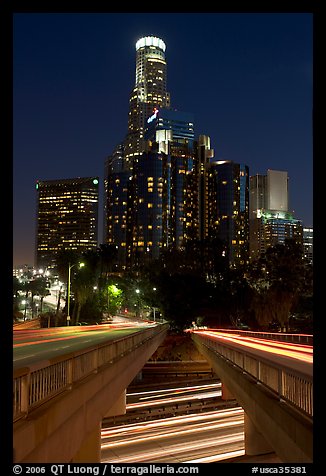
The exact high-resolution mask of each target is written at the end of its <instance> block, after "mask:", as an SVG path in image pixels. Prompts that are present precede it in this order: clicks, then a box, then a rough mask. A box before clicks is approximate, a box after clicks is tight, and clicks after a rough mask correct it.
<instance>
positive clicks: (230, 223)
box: [208, 160, 249, 267]
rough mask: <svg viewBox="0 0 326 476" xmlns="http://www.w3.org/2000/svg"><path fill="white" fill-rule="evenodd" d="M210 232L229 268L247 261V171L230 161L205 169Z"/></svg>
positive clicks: (214, 162)
mask: <svg viewBox="0 0 326 476" xmlns="http://www.w3.org/2000/svg"><path fill="white" fill-rule="evenodd" d="M208 191H209V194H208V197H209V198H208V207H209V212H208V213H209V219H208V221H209V223H210V228H211V229H212V227H213V226H214V228H216V231H217V232H216V236H217V237H218V238H219V239H220V240H221V242H222V243H223V244H224V245H225V246H226V252H227V257H228V261H229V264H230V266H234V267H236V266H238V265H241V264H246V263H247V262H248V260H249V168H248V166H247V165H245V164H239V163H235V162H233V161H230V160H219V161H213V160H212V161H211V162H210V164H209V168H208Z"/></svg>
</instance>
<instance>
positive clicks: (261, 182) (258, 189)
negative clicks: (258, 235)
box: [249, 174, 267, 220]
mask: <svg viewBox="0 0 326 476" xmlns="http://www.w3.org/2000/svg"><path fill="white" fill-rule="evenodd" d="M266 190H267V175H261V174H257V175H253V176H251V177H250V178H249V219H250V220H252V219H253V218H256V215H257V210H262V209H264V210H265V209H267V203H266V201H267V193H266Z"/></svg>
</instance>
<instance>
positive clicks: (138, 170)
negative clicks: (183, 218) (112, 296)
mask: <svg viewBox="0 0 326 476" xmlns="http://www.w3.org/2000/svg"><path fill="white" fill-rule="evenodd" d="M168 161H169V159H168V156H167V155H166V154H165V153H164V152H159V151H158V150H157V149H155V147H153V148H152V149H151V150H149V151H145V152H143V154H142V155H141V156H140V157H139V159H138V161H137V163H135V165H134V169H133V176H132V181H131V182H132V192H131V193H132V196H133V205H132V210H130V212H131V219H130V223H131V237H132V238H131V240H130V241H129V242H128V248H127V267H138V266H141V265H143V264H146V263H149V262H150V261H151V260H153V259H157V258H158V257H159V255H160V252H161V250H162V249H163V248H166V247H167V245H168V226H169V215H170V213H169V211H170V204H169V193H168V184H169V182H170V178H169V174H170V168H169V166H168Z"/></svg>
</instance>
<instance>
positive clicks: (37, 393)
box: [13, 324, 169, 422]
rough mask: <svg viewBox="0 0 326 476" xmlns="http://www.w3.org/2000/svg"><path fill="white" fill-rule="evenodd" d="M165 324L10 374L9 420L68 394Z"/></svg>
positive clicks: (159, 330)
mask: <svg viewBox="0 0 326 476" xmlns="http://www.w3.org/2000/svg"><path fill="white" fill-rule="evenodd" d="M168 327H169V326H168V324H161V325H159V326H155V327H151V328H149V329H144V330H140V331H138V332H137V333H135V334H132V335H129V336H126V337H122V338H120V339H117V340H115V341H113V342H112V341H111V342H109V343H107V344H100V345H96V346H92V347H90V348H88V349H86V350H81V351H77V352H73V353H69V354H66V355H63V356H60V357H56V358H55V359H51V360H48V361H45V362H40V363H39V364H36V365H33V366H31V367H24V368H20V369H17V370H15V371H14V375H13V420H14V422H15V421H17V420H19V419H21V418H24V417H26V416H27V415H28V414H29V412H30V411H31V410H33V409H35V408H37V407H39V406H40V405H42V404H43V403H45V402H47V401H48V400H50V399H51V398H53V397H55V396H57V395H58V394H60V393H62V392H65V391H67V390H70V389H71V388H72V387H73V385H74V384H76V383H77V382H80V381H81V380H82V379H84V378H86V377H87V376H89V375H91V374H92V373H96V372H98V370H100V369H101V368H102V367H104V366H106V365H110V364H113V363H114V362H115V361H117V360H119V359H120V358H121V357H123V356H124V355H126V354H127V353H129V352H131V351H133V350H135V349H136V348H137V347H140V346H142V345H143V344H144V343H145V342H146V341H147V340H150V339H152V338H153V337H154V336H156V335H159V334H160V333H163V332H166V331H167V329H168Z"/></svg>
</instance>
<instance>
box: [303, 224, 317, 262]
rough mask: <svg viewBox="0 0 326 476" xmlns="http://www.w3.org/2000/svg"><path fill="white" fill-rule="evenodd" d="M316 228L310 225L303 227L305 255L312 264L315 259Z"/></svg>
mask: <svg viewBox="0 0 326 476" xmlns="http://www.w3.org/2000/svg"><path fill="white" fill-rule="evenodd" d="M313 245H314V229H313V228H311V227H309V228H307V227H304V228H303V253H304V257H305V258H306V259H307V261H308V262H309V263H310V264H313V261H314V246H313Z"/></svg>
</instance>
